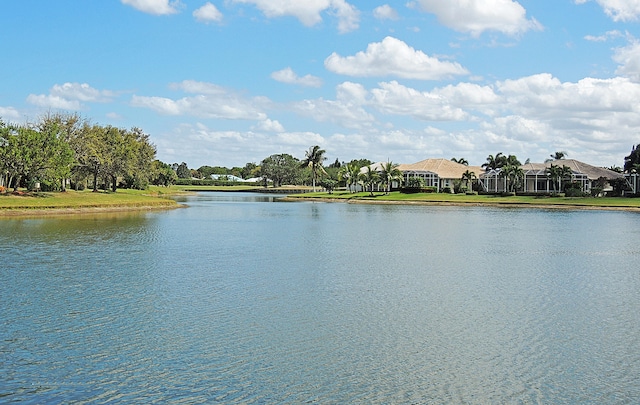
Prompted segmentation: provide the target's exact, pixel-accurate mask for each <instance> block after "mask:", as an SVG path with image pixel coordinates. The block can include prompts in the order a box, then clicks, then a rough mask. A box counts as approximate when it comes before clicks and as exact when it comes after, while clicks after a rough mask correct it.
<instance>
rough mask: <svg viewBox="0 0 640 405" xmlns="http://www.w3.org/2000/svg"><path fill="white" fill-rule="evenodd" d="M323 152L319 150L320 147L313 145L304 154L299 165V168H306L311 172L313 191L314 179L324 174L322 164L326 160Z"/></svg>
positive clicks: (314, 188)
mask: <svg viewBox="0 0 640 405" xmlns="http://www.w3.org/2000/svg"><path fill="white" fill-rule="evenodd" d="M324 154H325V150H324V149H320V146H318V145H315V146H312V147H310V148H309V150H308V151H306V152H305V153H304V155H305V156H304V159H303V160H302V162H301V163H300V167H308V168H309V169H310V170H311V179H312V184H313V191H316V179H317V178H318V176H319V175H320V174H324V173H326V171H325V170H324V167H323V166H322V162H324V161H325V160H326V159H327V158H326V157H325V156H324Z"/></svg>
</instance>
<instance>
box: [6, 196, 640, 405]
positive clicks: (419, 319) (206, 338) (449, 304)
mask: <svg viewBox="0 0 640 405" xmlns="http://www.w3.org/2000/svg"><path fill="white" fill-rule="evenodd" d="M186 203H187V204H188V205H189V207H190V208H188V209H180V210H173V211H168V212H152V213H134V214H125V215H122V214H121V215H102V216H84V217H65V218H48V219H10V220H2V221H0V255H1V257H2V264H0V402H24V403H68V402H77V403H85V402H98V403H103V402H109V403H153V402H172V403H189V404H191V403H212V402H220V403H243V404H244V403H304V402H311V403H322V404H324V403H365V404H369V403H374V404H375V403H380V404H388V403H399V404H405V403H472V404H487V403H567V404H569V403H571V404H573V403H593V404H600V403H620V404H624V403H637V402H638V401H639V400H640V380H639V378H638V377H639V376H640V316H639V314H640V266H638V260H639V259H640V243H639V241H640V215H638V214H635V213H625V212H606V211H602V212H597V211H583V212H580V211H546V210H535V209H493V208H462V207H411V206H368V205H353V204H343V203H333V204H332V203H328V204H327V203H283V202H275V201H274V198H273V197H271V196H259V195H253V194H217V193H210V194H200V195H198V196H195V197H191V198H189V199H188V201H186Z"/></svg>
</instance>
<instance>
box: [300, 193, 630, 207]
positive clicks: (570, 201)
mask: <svg viewBox="0 0 640 405" xmlns="http://www.w3.org/2000/svg"><path fill="white" fill-rule="evenodd" d="M289 197H291V198H299V199H305V198H327V199H335V200H354V201H380V202H385V201H390V202H391V201H393V202H407V203H411V202H426V203H434V204H435V203H442V204H447V203H449V204H469V205H478V204H484V205H505V206H508V205H538V206H550V207H551V206H567V207H611V208H640V199H638V198H624V197H603V198H591V197H582V198H570V197H536V196H508V197H502V196H492V195H466V194H444V193H417V194H403V193H400V192H397V191H396V192H391V193H389V194H388V195H385V194H384V193H381V192H380V193H377V192H376V193H374V196H373V197H372V196H371V193H369V192H362V193H349V192H345V191H339V192H334V193H332V194H329V193H305V194H296V195H291V196H289Z"/></svg>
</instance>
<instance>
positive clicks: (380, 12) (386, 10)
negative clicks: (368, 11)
mask: <svg viewBox="0 0 640 405" xmlns="http://www.w3.org/2000/svg"><path fill="white" fill-rule="evenodd" d="M373 16H374V17H375V18H377V19H378V20H397V19H398V12H397V11H396V10H395V9H393V7H391V6H389V5H388V4H384V5H382V6H379V7H376V8H374V9H373Z"/></svg>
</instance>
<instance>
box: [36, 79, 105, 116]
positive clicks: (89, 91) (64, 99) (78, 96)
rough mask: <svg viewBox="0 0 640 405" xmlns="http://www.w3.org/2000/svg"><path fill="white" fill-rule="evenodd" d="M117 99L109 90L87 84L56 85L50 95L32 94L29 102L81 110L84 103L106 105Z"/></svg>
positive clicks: (62, 108)
mask: <svg viewBox="0 0 640 405" xmlns="http://www.w3.org/2000/svg"><path fill="white" fill-rule="evenodd" d="M113 97H115V93H114V92H112V91H109V90H97V89H94V88H93V87H91V86H89V85H88V84H87V83H64V84H56V85H54V86H53V87H52V88H51V89H50V90H49V94H30V95H29V96H28V97H27V102H29V103H30V104H33V105H37V106H40V107H48V108H55V109H61V110H80V109H82V108H83V107H84V105H83V103H86V102H93V103H105V102H109V101H111V100H112V99H113Z"/></svg>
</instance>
